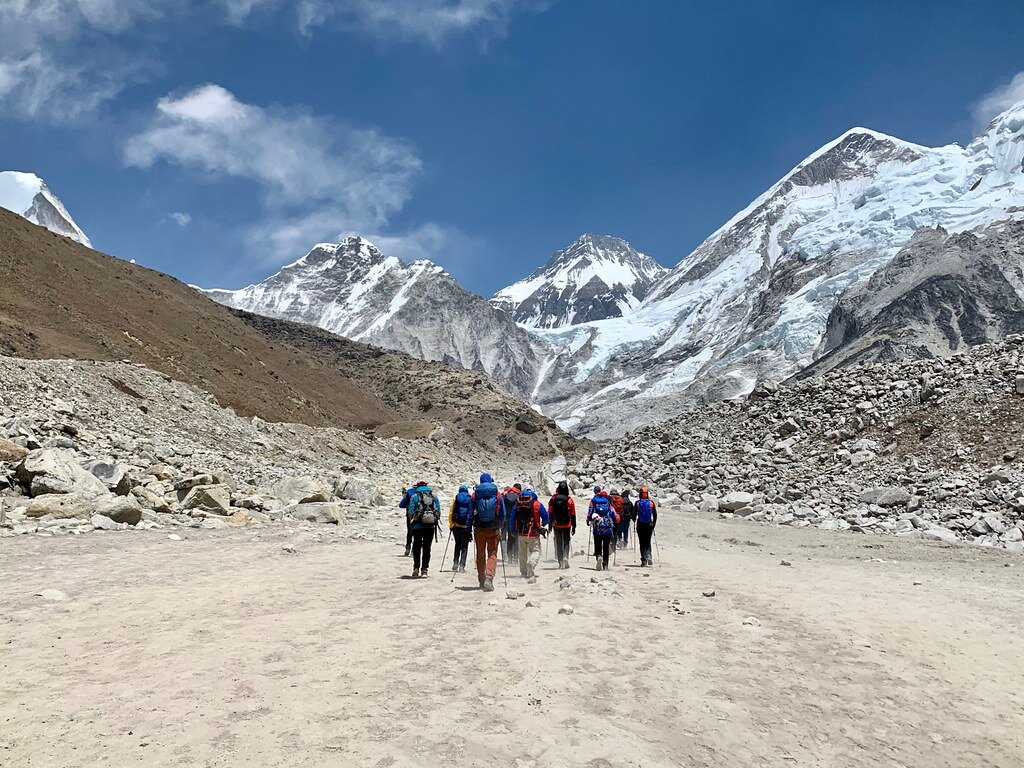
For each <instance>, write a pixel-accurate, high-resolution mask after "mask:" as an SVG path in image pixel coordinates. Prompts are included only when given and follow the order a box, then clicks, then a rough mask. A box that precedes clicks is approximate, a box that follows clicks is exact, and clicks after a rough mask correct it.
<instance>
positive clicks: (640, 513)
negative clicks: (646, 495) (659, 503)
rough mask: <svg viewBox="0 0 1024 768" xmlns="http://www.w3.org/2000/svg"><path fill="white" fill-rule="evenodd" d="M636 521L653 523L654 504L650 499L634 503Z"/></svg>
mask: <svg viewBox="0 0 1024 768" xmlns="http://www.w3.org/2000/svg"><path fill="white" fill-rule="evenodd" d="M636 519H637V522H640V523H653V522H654V502H653V501H651V500H650V499H640V501H638V502H637V503H636Z"/></svg>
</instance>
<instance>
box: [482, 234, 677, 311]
mask: <svg viewBox="0 0 1024 768" xmlns="http://www.w3.org/2000/svg"><path fill="white" fill-rule="evenodd" d="M667 271H668V270H666V269H665V268H664V267H663V266H661V265H660V264H658V263H657V262H656V261H654V259H652V258H650V257H649V256H646V255H644V254H643V253H640V251H638V250H636V249H635V248H633V247H632V246H631V245H630V244H629V243H627V242H626V241H625V240H620V239H619V238H617V237H610V236H607V235H592V234H585V235H583V236H582V237H580V238H579V239H578V240H577V241H576V242H574V243H573V244H572V245H570V246H568V247H566V248H563V249H562V250H560V251H558V252H557V253H555V254H554V256H552V257H551V259H550V260H549V261H548V262H547V264H545V265H544V266H543V267H541V268H540V269H538V270H537V271H535V272H534V273H533V274H531V275H530V276H529V277H527V278H526V279H525V280H520V281H519V282H517V283H514V284H512V285H510V286H508V287H507V288H503V289H502V290H500V291H498V292H497V293H496V294H494V296H493V297H492V298H491V304H493V305H494V306H495V307H497V308H498V309H500V310H502V311H503V312H506V313H507V314H508V315H509V316H510V317H512V319H513V320H515V321H516V322H517V323H518V324H519V325H521V326H523V327H525V328H561V327H563V326H567V325H578V324H579V323H586V322H590V321H592V320H604V319H605V318H609V317H622V316H623V315H628V314H629V313H630V312H632V311H633V309H635V308H636V307H637V305H639V304H640V302H641V301H642V300H643V299H644V297H645V296H647V294H648V292H649V291H650V289H651V286H653V285H654V284H655V283H656V282H657V281H658V280H659V279H660V278H661V277H662V276H663V275H664V274H665V273H666V272H667Z"/></svg>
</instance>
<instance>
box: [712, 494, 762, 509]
mask: <svg viewBox="0 0 1024 768" xmlns="http://www.w3.org/2000/svg"><path fill="white" fill-rule="evenodd" d="M753 503H754V494H752V493H747V492H746V491H733V492H732V493H727V494H726V495H725V496H724V497H723V498H721V499H719V501H718V508H719V509H720V510H722V511H723V512H735V511H736V510H738V509H743V508H745V507H749V506H750V505H751V504H753Z"/></svg>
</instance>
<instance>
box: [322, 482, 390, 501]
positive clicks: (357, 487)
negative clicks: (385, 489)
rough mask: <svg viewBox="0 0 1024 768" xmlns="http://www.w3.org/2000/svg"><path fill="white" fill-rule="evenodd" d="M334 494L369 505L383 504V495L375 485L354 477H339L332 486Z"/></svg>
mask: <svg viewBox="0 0 1024 768" xmlns="http://www.w3.org/2000/svg"><path fill="white" fill-rule="evenodd" d="M334 494H335V495H336V496H337V497H338V498H340V499H346V500H348V501H358V502H359V503H360V504H365V505H367V506H369V507H379V506H382V505H383V504H384V497H383V495H382V494H381V492H380V490H379V489H378V488H377V487H376V486H375V485H373V484H371V483H368V482H367V481H366V480H360V479H359V478H355V477H343V478H339V479H338V482H337V483H336V484H335V486H334Z"/></svg>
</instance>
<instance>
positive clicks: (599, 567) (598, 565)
mask: <svg viewBox="0 0 1024 768" xmlns="http://www.w3.org/2000/svg"><path fill="white" fill-rule="evenodd" d="M596 565H597V570H599V571H600V570H601V561H600V560H598V561H597V563H596Z"/></svg>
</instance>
